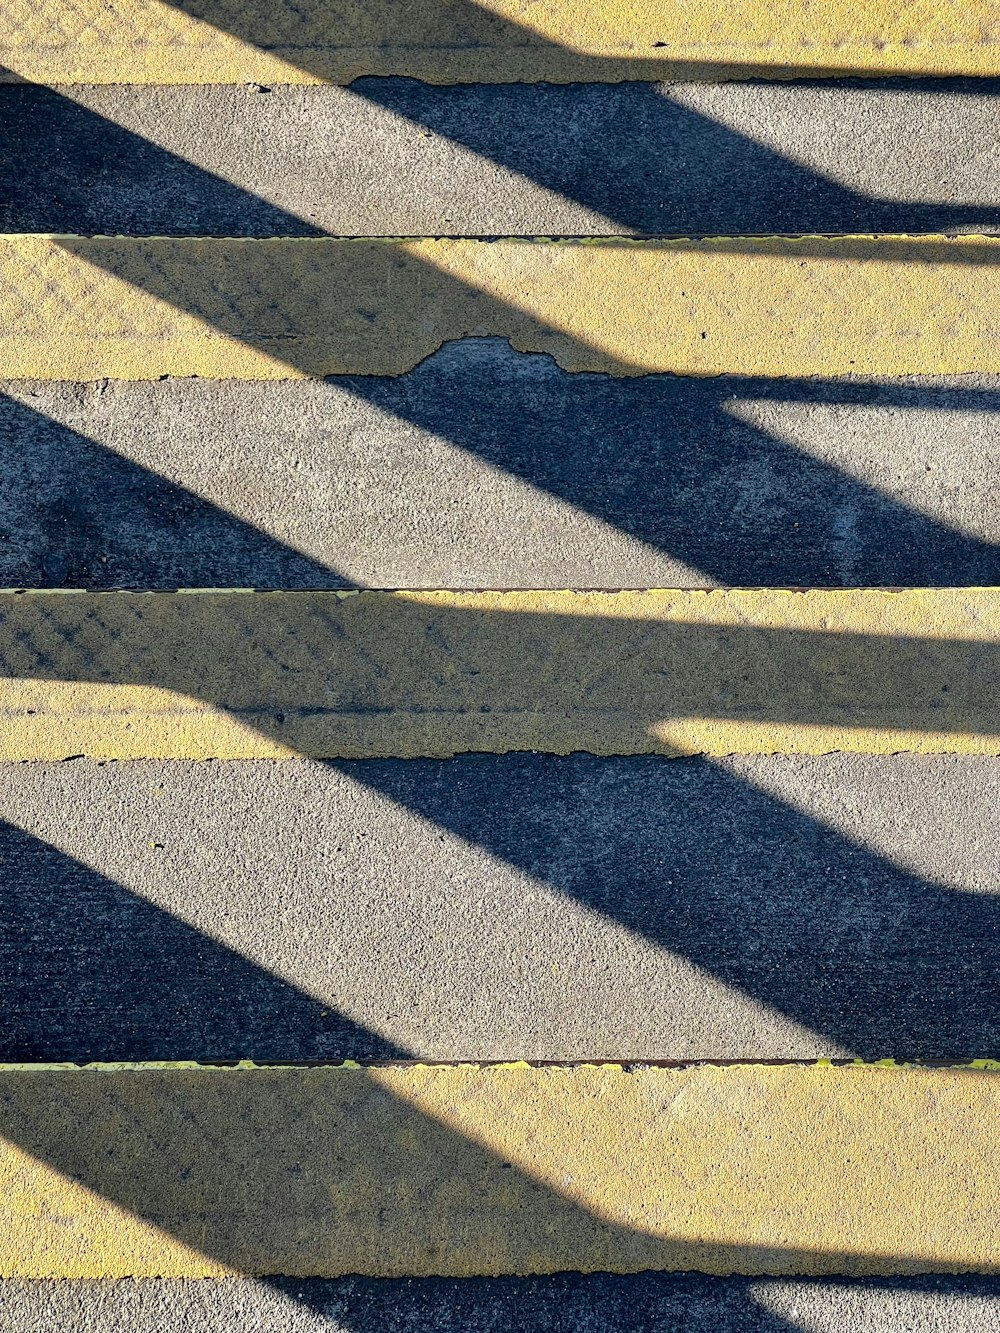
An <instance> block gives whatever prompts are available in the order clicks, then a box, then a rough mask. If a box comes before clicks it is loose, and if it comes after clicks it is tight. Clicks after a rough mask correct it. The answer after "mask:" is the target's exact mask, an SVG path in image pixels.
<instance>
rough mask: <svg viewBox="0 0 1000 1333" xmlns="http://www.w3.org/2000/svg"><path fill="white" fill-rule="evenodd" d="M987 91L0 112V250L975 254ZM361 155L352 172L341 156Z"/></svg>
mask: <svg viewBox="0 0 1000 1333" xmlns="http://www.w3.org/2000/svg"><path fill="white" fill-rule="evenodd" d="M997 101H998V97H997V89H996V87H995V86H994V85H993V84H982V83H977V82H975V81H970V82H967V83H964V84H962V83H955V82H949V83H944V84H942V83H922V84H918V85H916V86H911V85H908V84H906V83H903V84H901V85H896V86H893V85H888V86H887V85H885V84H870V83H869V84H861V85H859V84H854V83H846V84H840V85H826V84H812V85H809V84H802V83H799V84H766V83H750V84H737V83H732V84H715V85H711V84H688V85H675V86H670V85H657V84H646V83H632V84H621V85H611V84H605V85H601V84H575V85H570V86H567V87H557V86H553V85H551V84H515V85H506V86H502V87H490V86H482V85H480V86H475V85H469V84H465V85H461V86H458V87H431V86H428V85H427V84H422V83H417V82H415V81H413V80H405V79H364V80H361V81H359V82H357V83H355V84H353V85H352V86H351V87H350V88H288V87H273V88H267V89H259V88H256V87H250V88H247V87H235V88H229V87H205V88H163V87H152V88H130V87H97V88H73V89H70V88H63V89H52V88H42V87H38V86H31V85H20V86H8V87H5V88H2V89H0V227H2V229H3V230H4V231H12V232H18V231H21V232H28V231H41V232H60V233H64V234H65V233H76V234H82V235H89V234H93V233H105V234H108V233H110V234H131V235H155V236H163V235H172V234H180V235H213V236H241V235H253V236H272V235H305V236H308V235H312V234H316V233H317V232H322V231H325V232H329V233H331V234H333V235H372V236H377V235H441V234H444V235H465V236H474V235H486V236H494V235H498V234H506V235H543V236H553V235H556V236H558V235H584V234H588V235H601V234H604V235H618V234H624V233H629V232H639V233H642V232H645V233H654V234H669V233H675V234H681V235H692V234H695V235H697V234H708V235H729V234H732V233H739V232H756V233H774V232H831V231H840V232H914V231H966V232H970V231H995V230H997V228H998V225H1000V144H998V142H997V137H996V135H995V133H994V127H995V124H996V116H997ZM358 145H363V151H360V152H359V150H358Z"/></svg>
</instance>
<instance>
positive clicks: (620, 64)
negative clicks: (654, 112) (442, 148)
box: [0, 0, 1000, 83]
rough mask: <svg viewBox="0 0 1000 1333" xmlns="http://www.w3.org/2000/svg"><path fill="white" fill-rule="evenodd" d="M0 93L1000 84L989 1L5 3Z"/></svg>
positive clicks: (999, 42) (997, 23) (999, 38)
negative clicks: (361, 80) (67, 88)
mask: <svg viewBox="0 0 1000 1333" xmlns="http://www.w3.org/2000/svg"><path fill="white" fill-rule="evenodd" d="M4 18H5V24H4V32H3V34H2V36H0V64H2V65H3V66H5V67H6V72H5V74H4V77H5V78H7V79H11V78H20V79H29V80H32V81H34V82H42V83H255V82H256V83H282V82H284V83H319V82H333V83H348V82H350V81H351V80H352V79H354V78H357V77H358V76H359V75H364V74H376V75H390V74H402V75H409V76H410V77H413V78H420V79H425V80H427V81H429V82H434V83H450V82H469V81H471V82H482V83H498V82H507V81H512V80H526V81H536V80H547V81H550V82H567V81H572V80H591V81H594V80H608V81H615V80H621V79H657V78H663V79H699V78H700V79H719V78H726V77H746V76H747V75H749V74H754V73H760V74H763V75H770V76H772V77H773V76H779V77H781V76H785V77H791V76H794V75H796V74H806V75H820V74H838V73H840V74H843V73H853V74H864V73H872V74H894V73H897V74H969V75H995V74H998V73H1000V18H998V15H997V10H996V6H995V5H994V4H992V3H990V0H919V2H918V0H856V2H855V3H848V0H824V3H823V4H821V5H808V6H807V5H802V4H801V3H799V0H774V2H773V3H768V2H767V0H737V2H736V3H733V4H730V5H726V6H721V7H720V6H719V5H718V4H717V3H714V0H685V3H684V4H683V5H680V4H670V5H663V4H653V3H651V2H650V0H602V3H601V4H593V5H580V4H578V3H575V2H574V0H546V3H544V4H538V3H536V2H534V0H437V2H436V3H434V4H427V3H426V0H341V2H340V3H337V4H333V3H331V0H267V2H266V3H264V2H257V3H247V2H246V0H176V3H174V4H165V3H160V0H74V3H73V4H72V5H66V3H65V0H8V2H7V4H6V5H5V13H4Z"/></svg>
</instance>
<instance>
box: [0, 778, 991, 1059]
mask: <svg viewBox="0 0 1000 1333" xmlns="http://www.w3.org/2000/svg"><path fill="white" fill-rule="evenodd" d="M998 784H1000V767H998V765H997V763H996V762H995V761H992V760H982V759H961V758H955V757H943V756H942V757H917V756H898V757H895V758H888V757H882V758H874V757H870V756H860V755H830V756H827V757H823V758H811V759H793V758H784V757H777V756H775V757H758V758H741V759H737V758H733V759H725V760H717V761H707V760H699V759H690V760H671V761H667V760H660V759H655V758H647V759H598V758H595V757H593V756H584V755H577V756H572V757H569V758H563V759H560V758H555V757H551V756H549V757H546V756H541V755H511V756H506V757H497V756H485V755H479V756H466V757H463V758H458V759H452V760H447V761H432V760H423V761H407V762H401V761H391V760H387V761H365V762H356V763H338V764H330V765H326V764H314V763H305V762H302V761H295V760H291V761H285V762H283V763H263V762H258V763H229V764H179V763H145V762H134V763H128V764H104V765H100V764H96V763H92V762H88V761H84V760H78V761H76V762H74V763H63V764H51V765H50V764H5V765H0V818H2V819H3V821H4V823H3V826H2V833H0V855H2V857H3V861H2V868H3V876H4V882H5V884H6V885H7V890H6V897H5V901H6V903H7V904H8V906H7V908H6V910H5V922H4V928H3V935H2V940H3V945H2V960H0V961H2V968H0V971H2V975H3V977H4V982H3V987H2V1002H3V1009H4V1013H5V1022H4V1026H3V1030H2V1039H0V1059H2V1060H6V1061H18V1060H71V1061H90V1060H102V1059H104V1060H107V1059H111V1060H130V1059H144V1060H177V1059H191V1058H194V1057H200V1058H204V1059H227V1060H232V1059H239V1058H243V1057H249V1058H254V1059H257V1060H336V1059H346V1058H352V1059H371V1058H373V1057H382V1058H386V1057H391V1056H402V1055H412V1056H418V1057H421V1058H426V1059H434V1060H461V1059H488V1060H515V1059H532V1060H566V1059H588V1058H601V1059H633V1060H641V1059H650V1058H660V1059H664V1058H675V1059H683V1060H693V1059H736V1060H747V1059H790V1058H793V1059H815V1058H819V1057H836V1056H848V1055H861V1056H864V1057H865V1058H868V1059H878V1058H881V1057H883V1056H891V1055H896V1054H900V1053H902V1054H905V1055H906V1056H908V1057H911V1058H917V1057H919V1058H922V1059H955V1058H966V1059H968V1058H971V1057H974V1056H981V1055H984V1054H986V1055H988V1054H989V1053H990V1052H993V1051H996V1050H997V1049H998V1048H1000V1015H998V1012H997V1006H996V1003H995V997H996V991H997V985H998V978H1000V953H998V947H1000V946H998V941H1000V929H998V922H997V909H996V901H997V900H996V896H995V894H994V892H993V890H994V886H995V879H996V850H995V836H994V833H995V809H996V805H997V800H998Z"/></svg>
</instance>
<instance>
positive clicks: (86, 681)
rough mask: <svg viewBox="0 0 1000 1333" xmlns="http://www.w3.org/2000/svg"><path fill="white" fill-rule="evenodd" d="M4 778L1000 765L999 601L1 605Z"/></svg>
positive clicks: (224, 594) (56, 601)
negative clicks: (672, 765) (188, 766)
mask: <svg viewBox="0 0 1000 1333" xmlns="http://www.w3.org/2000/svg"><path fill="white" fill-rule="evenodd" d="M0 624H2V625H3V630H4V635H3V641H2V642H0V712H2V714H3V717H4V727H3V732H2V735H0V757H2V758H3V759H5V760H44V759H68V758H73V757H80V756H84V755H86V756H88V757H89V758H93V759H130V760H131V759H224V760H228V759H283V758H288V757H290V756H292V755H303V756H307V757H310V758H316V759H367V758H375V759H377V758H400V759H409V758H423V757H438V758H447V757H448V756H450V755H454V754H462V753H468V752H482V753H490V754H505V753H508V752H511V751H515V750H526V751H529V750H533V751H538V752H543V753H546V754H562V755H566V754H571V753H573V752H575V751H581V750H582V751H586V752H589V753H592V754H599V755H635V754H662V755H670V756H678V755H691V754H709V755H727V754H774V753H786V754H826V753H828V752H830V751H834V750H843V751H851V752H856V753H860V754H897V753H900V752H911V753H915V754H970V755H972V754H978V755H998V754H1000V711H998V708H997V701H996V699H995V697H994V691H995V681H996V675H997V669H998V657H1000V590H998V589H996V588H957V589H956V588H910V589H897V590H894V591H890V590H885V589H877V588H871V589H817V588H814V589H797V590H787V589H760V588H757V589H745V588H744V589H715V590H713V591H707V592H706V591H687V592H683V591H676V590H669V591H665V590H645V591H633V592H626V591H618V592H582V591H567V590H563V591H548V592H544V591H542V592H451V591H443V592H430V591H425V592H412V591H403V592H400V591H396V592H385V591H373V590H366V591H360V592H254V591H252V590H249V589H242V590H241V589H235V590H230V591H212V590H196V589H187V590H182V591H180V592H176V593H130V592H117V593H91V592H82V591H76V592H70V591H68V590H65V589H59V590H58V591H54V592H48V591H40V590H32V591H27V592H25V591H18V592H6V593H0Z"/></svg>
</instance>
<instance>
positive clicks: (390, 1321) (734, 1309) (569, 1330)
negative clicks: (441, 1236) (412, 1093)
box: [0, 1273, 1000, 1333]
mask: <svg viewBox="0 0 1000 1333" xmlns="http://www.w3.org/2000/svg"><path fill="white" fill-rule="evenodd" d="M0 1311H3V1313H4V1315H5V1317H6V1318H7V1319H8V1320H9V1321H11V1325H12V1326H13V1327H16V1326H17V1325H16V1323H15V1322H14V1321H16V1320H20V1321H23V1324H24V1326H25V1327H27V1328H30V1329H31V1330H33V1331H34V1330H35V1329H43V1330H44V1331H45V1333H70V1331H71V1330H72V1331H73V1333H75V1331H76V1330H79V1329H85V1330H86V1331H87V1333H117V1331H118V1330H119V1329H122V1328H129V1329H134V1330H135V1333H164V1331H166V1333H172V1330H173V1328H174V1327H176V1328H178V1329H184V1330H185V1333H187V1331H188V1330H190V1333H215V1331H216V1330H220V1329H231V1330H233V1331H234V1333H251V1330H252V1331H253V1333H257V1331H258V1330H260V1333H383V1330H385V1331H386V1333H413V1331H414V1330H419V1331H420V1333H423V1330H435V1333H467V1331H468V1330H470V1329H477V1330H483V1333H504V1330H506V1329H508V1328H510V1327H511V1326H512V1325H513V1327H515V1328H517V1329H519V1330H524V1333H557V1331H558V1333H595V1331H596V1330H598V1329H601V1330H606V1331H607V1333H676V1331H677V1330H683V1333H799V1330H802V1333H806V1330H808V1333H891V1330H894V1329H896V1328H898V1327H900V1325H901V1324H902V1325H903V1326H905V1327H906V1328H907V1329H908V1330H912V1333H940V1330H946V1331H947V1333H996V1331H997V1330H998V1329H1000V1284H998V1282H997V1279H995V1278H982V1277H944V1276H929V1277H921V1278H895V1279H893V1280H891V1281H886V1280H885V1279H882V1280H878V1281H874V1282H866V1281H861V1280H853V1281H852V1280H849V1279H846V1280H845V1279H840V1280H834V1281H830V1280H822V1279H805V1280H797V1281H796V1280H788V1279H780V1278H752V1279H744V1278H712V1277H702V1276H700V1275H698V1274H687V1273H685V1274H663V1273H645V1274H641V1275H636V1276H629V1277H615V1276H610V1275H608V1274H602V1273H595V1274H591V1275H588V1276H583V1275H581V1274H565V1273H563V1274H555V1275H550V1276H547V1277H542V1278H487V1279H478V1280H477V1279H469V1278H464V1279H451V1280H448V1279H439V1278H419V1279H412V1278H404V1279H397V1280H392V1279H384V1278H383V1279H378V1278H375V1279H372V1278H344V1279H339V1280H332V1281H331V1280H326V1281H324V1280H322V1279H319V1280H317V1279H303V1278H294V1279H271V1280H269V1281H268V1282H253V1281H249V1280H242V1281H241V1280H239V1279H217V1280H212V1279H210V1278H200V1279H189V1280H183V1279H180V1280H171V1281H160V1282H156V1281H142V1282H134V1281H123V1282H114V1281H89V1282H88V1281H75V1282H51V1281H50V1282H46V1281H36V1282H25V1281H6V1282H0Z"/></svg>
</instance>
